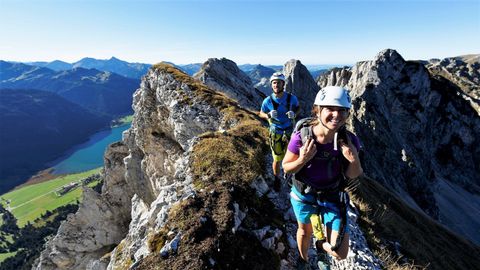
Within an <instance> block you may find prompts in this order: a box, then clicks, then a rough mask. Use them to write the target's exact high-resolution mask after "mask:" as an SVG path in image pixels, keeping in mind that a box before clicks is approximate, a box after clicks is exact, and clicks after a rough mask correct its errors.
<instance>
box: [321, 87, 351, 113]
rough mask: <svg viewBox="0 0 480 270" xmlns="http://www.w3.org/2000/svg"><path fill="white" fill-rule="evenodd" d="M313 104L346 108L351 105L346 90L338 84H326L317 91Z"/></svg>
mask: <svg viewBox="0 0 480 270" xmlns="http://www.w3.org/2000/svg"><path fill="white" fill-rule="evenodd" d="M313 104H314V105H319V106H335V107H343V108H348V109H350V107H351V106H352V104H351V103H350V96H349V95H348V90H347V89H345V88H343V87H339V86H326V87H324V88H322V89H320V91H318V93H317V96H316V97H315V102H314V103H313Z"/></svg>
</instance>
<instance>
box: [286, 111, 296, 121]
mask: <svg viewBox="0 0 480 270" xmlns="http://www.w3.org/2000/svg"><path fill="white" fill-rule="evenodd" d="M295 116H296V115H295V113H294V112H293V111H288V112H287V117H288V118H289V119H294V118H295Z"/></svg>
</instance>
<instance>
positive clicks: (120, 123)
mask: <svg viewBox="0 0 480 270" xmlns="http://www.w3.org/2000/svg"><path fill="white" fill-rule="evenodd" d="M132 120H133V114H132V115H127V116H124V117H122V118H120V119H117V120H115V121H114V122H115V124H114V125H113V126H112V127H119V126H123V125H125V124H129V123H132Z"/></svg>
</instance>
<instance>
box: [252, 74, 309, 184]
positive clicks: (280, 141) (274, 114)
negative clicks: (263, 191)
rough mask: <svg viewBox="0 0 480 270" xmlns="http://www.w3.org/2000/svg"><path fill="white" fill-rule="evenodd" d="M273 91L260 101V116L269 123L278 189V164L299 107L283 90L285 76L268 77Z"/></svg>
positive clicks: (293, 98) (273, 165)
mask: <svg viewBox="0 0 480 270" xmlns="http://www.w3.org/2000/svg"><path fill="white" fill-rule="evenodd" d="M270 85H271V86H272V90H273V93H272V94H271V95H270V96H268V97H266V98H265V99H264V100H263V102H262V107H261V109H260V113H259V115H260V117H261V118H263V119H266V120H268V123H269V125H270V129H269V140H270V149H271V150H272V156H273V163H272V169H273V175H274V177H275V180H274V185H273V187H274V189H275V191H277V192H278V191H280V187H281V181H280V164H281V163H282V159H283V157H284V156H285V152H286V150H287V145H288V141H289V140H290V135H291V134H292V131H293V127H294V124H295V117H296V115H297V114H298V111H299V109H300V107H299V105H298V99H297V97H296V96H294V95H292V94H290V93H287V92H285V91H284V87H285V76H284V75H283V74H282V73H280V72H275V73H273V75H272V76H271V77H270Z"/></svg>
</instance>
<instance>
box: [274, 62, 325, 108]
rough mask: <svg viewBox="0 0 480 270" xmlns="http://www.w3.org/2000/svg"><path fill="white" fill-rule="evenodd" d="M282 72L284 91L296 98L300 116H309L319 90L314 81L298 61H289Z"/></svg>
mask: <svg viewBox="0 0 480 270" xmlns="http://www.w3.org/2000/svg"><path fill="white" fill-rule="evenodd" d="M283 72H284V74H285V77H286V84H285V89H286V91H287V92H289V93H292V94H294V95H296V96H297V98H298V101H299V103H300V107H301V108H302V112H301V116H309V115H310V111H311V109H312V105H313V101H314V100H315V96H316V95H317V92H318V90H319V88H318V86H317V85H316V83H315V80H314V79H313V78H312V75H311V74H310V72H309V71H308V69H307V68H306V67H305V66H304V65H303V64H302V63H301V62H300V61H299V60H295V59H291V60H289V61H288V62H287V63H285V65H284V67H283Z"/></svg>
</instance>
